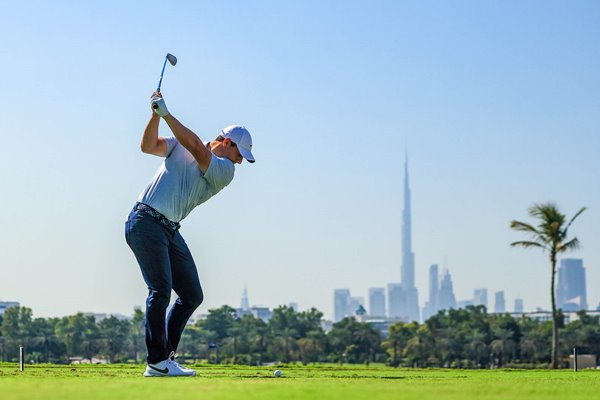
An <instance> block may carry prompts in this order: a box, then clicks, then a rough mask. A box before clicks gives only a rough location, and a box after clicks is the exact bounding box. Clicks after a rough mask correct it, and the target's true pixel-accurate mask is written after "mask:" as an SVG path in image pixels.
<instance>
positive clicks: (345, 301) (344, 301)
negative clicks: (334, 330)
mask: <svg viewBox="0 0 600 400" xmlns="http://www.w3.org/2000/svg"><path fill="white" fill-rule="evenodd" d="M333 314H334V317H333V322H339V321H341V320H343V319H344V318H346V317H349V316H351V315H352V312H351V311H350V289H335V291H334V292H333Z"/></svg>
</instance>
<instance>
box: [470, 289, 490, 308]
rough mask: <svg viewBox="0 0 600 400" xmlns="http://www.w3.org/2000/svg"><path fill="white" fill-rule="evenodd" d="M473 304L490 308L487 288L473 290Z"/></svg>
mask: <svg viewBox="0 0 600 400" xmlns="http://www.w3.org/2000/svg"><path fill="white" fill-rule="evenodd" d="M473 305H476V306H484V307H485V308H486V309H487V308H488V301H487V289H485V288H482V289H475V292H473Z"/></svg>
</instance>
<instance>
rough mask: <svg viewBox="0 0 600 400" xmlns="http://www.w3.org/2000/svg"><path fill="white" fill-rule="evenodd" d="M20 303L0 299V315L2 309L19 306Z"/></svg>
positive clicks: (2, 311)
mask: <svg viewBox="0 0 600 400" xmlns="http://www.w3.org/2000/svg"><path fill="white" fill-rule="evenodd" d="M20 306H21V303H19V302H18V301H0V315H4V311H6V309H7V308H8V307H20Z"/></svg>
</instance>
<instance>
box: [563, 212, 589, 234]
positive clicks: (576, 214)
mask: <svg viewBox="0 0 600 400" xmlns="http://www.w3.org/2000/svg"><path fill="white" fill-rule="evenodd" d="M585 210H587V207H581V210H579V211H577V212H576V213H575V215H574V216H573V218H571V220H570V221H569V223H568V224H567V226H566V227H565V232H566V231H567V230H568V229H569V227H570V226H571V224H572V223H573V221H575V218H577V217H579V216H580V215H581V213H582V212H584V211H585Z"/></svg>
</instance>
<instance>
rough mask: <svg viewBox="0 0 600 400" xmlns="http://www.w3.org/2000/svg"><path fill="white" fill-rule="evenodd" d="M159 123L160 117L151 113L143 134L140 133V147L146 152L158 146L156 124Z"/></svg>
mask: <svg viewBox="0 0 600 400" xmlns="http://www.w3.org/2000/svg"><path fill="white" fill-rule="evenodd" d="M159 123H160V117H159V116H158V115H156V114H154V113H153V114H152V116H151V117H150V121H148V125H146V129H145V130H144V134H143V135H142V143H141V145H140V146H141V148H142V151H143V152H145V153H148V152H150V151H152V150H153V149H154V148H156V147H157V146H158V124H159Z"/></svg>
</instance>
